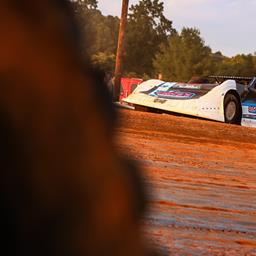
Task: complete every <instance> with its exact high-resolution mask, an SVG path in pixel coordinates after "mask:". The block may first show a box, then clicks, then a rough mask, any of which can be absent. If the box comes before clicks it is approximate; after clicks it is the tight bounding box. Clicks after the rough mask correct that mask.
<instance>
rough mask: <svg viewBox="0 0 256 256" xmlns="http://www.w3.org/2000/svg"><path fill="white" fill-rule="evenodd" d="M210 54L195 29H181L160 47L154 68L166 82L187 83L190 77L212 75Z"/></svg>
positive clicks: (209, 50)
mask: <svg viewBox="0 0 256 256" xmlns="http://www.w3.org/2000/svg"><path fill="white" fill-rule="evenodd" d="M212 57H213V55H212V53H211V49H210V48H209V47H208V46H205V42H204V40H203V39H202V38H201V36H200V31H199V30H198V29H195V28H183V29H182V31H181V33H180V34H178V33H175V34H173V35H172V36H171V37H170V38H169V42H168V44H167V45H162V46H161V50H160V52H159V53H158V54H157V55H156V58H155V61H154V67H155V68H156V71H157V72H159V73H161V74H162V75H163V78H164V79H166V80H172V81H184V82H185V81H188V80H189V79H190V78H191V77H192V76H204V75H208V74H210V73H212V70H213V66H212Z"/></svg>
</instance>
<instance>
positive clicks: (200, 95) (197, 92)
mask: <svg viewBox="0 0 256 256" xmlns="http://www.w3.org/2000/svg"><path fill="white" fill-rule="evenodd" d="M209 78H210V79H214V82H211V83H210V82H205V81H204V83H195V82H193V83H176V82H164V81H161V80H148V81H146V82H143V83H141V84H140V85H139V86H138V87H137V88H136V89H135V90H134V92H133V93H132V94H130V95H129V96H128V97H127V98H125V99H123V101H125V102H126V103H129V104H132V105H133V106H134V107H135V109H136V108H138V109H139V108H144V109H147V110H153V111H154V110H158V111H163V112H176V113H181V114H185V115H191V116H197V117H201V118H206V119H211V120H216V121H220V122H226V123H231V124H242V125H244V126H250V127H256V77H229V76H211V77H209Z"/></svg>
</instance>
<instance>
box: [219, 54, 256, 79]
mask: <svg viewBox="0 0 256 256" xmlns="http://www.w3.org/2000/svg"><path fill="white" fill-rule="evenodd" d="M255 64H256V62H255V56H253V55H252V54H248V55H245V54H239V55H236V56H235V57H232V58H225V59H224V60H223V61H222V63H221V64H220V65H219V67H218V69H217V73H218V74H219V75H232V76H255V74H256V65H255Z"/></svg>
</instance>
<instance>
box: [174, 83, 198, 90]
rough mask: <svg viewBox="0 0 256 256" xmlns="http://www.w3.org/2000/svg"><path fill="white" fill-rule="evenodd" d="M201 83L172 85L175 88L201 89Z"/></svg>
mask: <svg viewBox="0 0 256 256" xmlns="http://www.w3.org/2000/svg"><path fill="white" fill-rule="evenodd" d="M201 87H202V86H201V85H200V84H175V85H173V86H172V88H173V89H195V90H200V89H201Z"/></svg>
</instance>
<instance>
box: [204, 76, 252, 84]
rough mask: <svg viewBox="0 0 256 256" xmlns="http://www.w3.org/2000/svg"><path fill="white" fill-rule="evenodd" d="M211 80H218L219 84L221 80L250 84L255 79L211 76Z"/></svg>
mask: <svg viewBox="0 0 256 256" xmlns="http://www.w3.org/2000/svg"><path fill="white" fill-rule="evenodd" d="M209 78H214V79H216V81H217V82H219V81H220V80H222V81H223V80H229V79H230V80H235V81H244V82H248V84H249V83H250V82H251V81H252V80H253V79H254V78H255V77H250V76H209Z"/></svg>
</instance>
